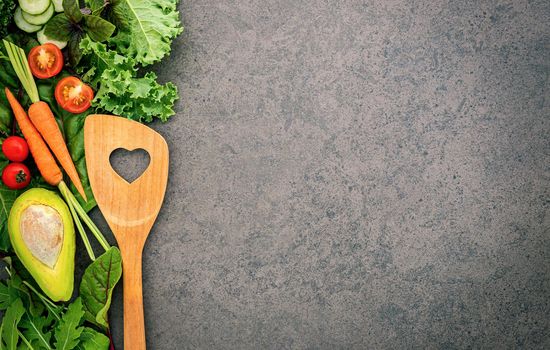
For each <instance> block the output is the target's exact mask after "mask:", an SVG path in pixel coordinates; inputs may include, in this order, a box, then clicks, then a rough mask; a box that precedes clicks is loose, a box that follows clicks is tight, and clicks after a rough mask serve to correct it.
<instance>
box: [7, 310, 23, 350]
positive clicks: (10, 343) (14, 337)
mask: <svg viewBox="0 0 550 350" xmlns="http://www.w3.org/2000/svg"><path fill="white" fill-rule="evenodd" d="M24 313H25V308H24V307H23V302H22V301H21V299H17V300H16V301H15V302H13V303H12V304H11V305H10V307H8V309H7V310H6V313H5V314H4V319H3V320H2V339H3V341H4V342H5V344H6V349H8V350H16V349H17V342H18V341H19V333H18V332H17V326H18V325H19V321H20V320H21V317H22V316H23V314H24Z"/></svg>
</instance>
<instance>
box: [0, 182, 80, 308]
mask: <svg viewBox="0 0 550 350" xmlns="http://www.w3.org/2000/svg"><path fill="white" fill-rule="evenodd" d="M8 231H9V235H10V241H11V244H12V246H13V249H14V250H15V254H17V256H18V257H19V259H20V260H21V262H22V263H23V265H24V266H25V268H26V269H27V270H28V271H29V272H30V274H31V275H32V277H33V278H34V280H35V281H36V283H38V285H39V286H40V288H42V291H44V293H45V294H46V295H47V296H48V297H50V298H51V299H52V300H53V301H67V300H69V299H70V298H71V296H72V294H73V288H74V256H75V232H74V226H73V219H72V217H71V213H70V211H69V208H68V207H67V204H65V202H64V201H63V200H62V199H61V198H60V197H59V196H58V195H57V194H56V193H55V192H52V191H49V190H46V189H43V188H33V189H30V190H28V191H26V192H25V193H23V194H22V195H20V196H19V197H17V199H16V200H15V202H14V203H13V206H12V208H11V211H10V215H9V218H8Z"/></svg>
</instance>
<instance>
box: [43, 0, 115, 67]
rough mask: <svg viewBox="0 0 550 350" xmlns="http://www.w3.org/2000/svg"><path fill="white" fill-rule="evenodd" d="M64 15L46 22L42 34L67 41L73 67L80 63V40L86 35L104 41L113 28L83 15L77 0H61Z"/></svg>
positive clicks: (102, 20)
mask: <svg viewBox="0 0 550 350" xmlns="http://www.w3.org/2000/svg"><path fill="white" fill-rule="evenodd" d="M63 9H64V13H61V14H59V15H57V16H55V17H53V18H52V19H51V20H49V21H48V23H47V24H46V26H45V28H44V34H45V35H46V36H47V37H49V38H52V39H54V40H59V41H68V53H69V63H70V64H71V65H72V66H73V67H74V66H76V65H77V64H78V62H80V59H81V57H82V53H81V51H80V46H79V43H80V40H81V39H82V38H83V37H84V36H85V35H86V34H88V35H89V36H90V37H91V38H92V39H94V40H96V41H105V40H107V39H109V38H110V37H111V35H113V33H114V31H115V29H116V28H115V26H114V25H113V24H112V23H111V22H109V21H107V20H105V19H103V18H101V17H99V16H95V15H93V14H83V13H82V11H81V10H80V6H79V4H78V0H63Z"/></svg>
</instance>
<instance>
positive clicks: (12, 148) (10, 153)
mask: <svg viewBox="0 0 550 350" xmlns="http://www.w3.org/2000/svg"><path fill="white" fill-rule="evenodd" d="M2 152H4V155H5V156H6V158H8V159H9V160H11V161H12V162H22V161H24V160H25V159H27V157H28V156H29V145H27V141H26V140H25V139H24V138H22V137H19V136H10V137H8V138H7V139H5V140H4V142H2Z"/></svg>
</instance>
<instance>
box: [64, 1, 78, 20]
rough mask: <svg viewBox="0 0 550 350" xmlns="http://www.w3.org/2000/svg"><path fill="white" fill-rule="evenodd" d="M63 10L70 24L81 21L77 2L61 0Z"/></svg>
mask: <svg viewBox="0 0 550 350" xmlns="http://www.w3.org/2000/svg"><path fill="white" fill-rule="evenodd" d="M63 10H64V12H65V15H66V16H67V18H68V19H69V20H70V21H71V22H73V23H79V22H80V21H81V20H82V12H80V6H79V4H78V0H63Z"/></svg>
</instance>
